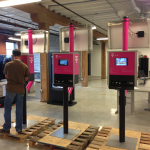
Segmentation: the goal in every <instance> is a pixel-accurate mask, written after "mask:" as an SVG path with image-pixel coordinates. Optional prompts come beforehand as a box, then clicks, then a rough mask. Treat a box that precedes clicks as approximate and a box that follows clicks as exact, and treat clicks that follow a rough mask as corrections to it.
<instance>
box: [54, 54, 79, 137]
mask: <svg viewBox="0 0 150 150" xmlns="http://www.w3.org/2000/svg"><path fill="white" fill-rule="evenodd" d="M74 55H75V54H74V53H54V54H53V84H54V86H62V87H63V98H64V99H63V117H64V118H63V124H64V126H63V128H60V129H59V130H57V131H56V132H54V133H52V135H51V136H55V137H59V138H66V139H72V138H74V137H75V136H76V135H77V134H79V133H80V130H75V129H68V96H69V95H68V87H73V86H74V83H75V69H74V67H75V63H74V62H75V61H74V59H75V57H74Z"/></svg>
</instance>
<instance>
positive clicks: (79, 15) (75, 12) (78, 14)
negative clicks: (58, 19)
mask: <svg viewBox="0 0 150 150" xmlns="http://www.w3.org/2000/svg"><path fill="white" fill-rule="evenodd" d="M52 1H53V2H54V3H56V4H58V5H60V6H61V7H64V8H65V9H67V10H68V11H70V12H72V13H74V14H75V15H77V16H79V17H80V18H82V19H84V20H86V21H88V22H90V23H92V24H93V25H95V26H97V27H99V28H100V29H102V30H104V31H106V32H107V30H105V29H104V28H102V27H100V26H98V25H97V24H95V23H93V22H92V21H90V20H88V19H86V18H84V17H82V16H81V15H79V14H77V13H76V12H74V11H72V10H71V9H69V8H67V7H65V6H64V5H62V4H60V3H58V2H57V1H55V0H52Z"/></svg>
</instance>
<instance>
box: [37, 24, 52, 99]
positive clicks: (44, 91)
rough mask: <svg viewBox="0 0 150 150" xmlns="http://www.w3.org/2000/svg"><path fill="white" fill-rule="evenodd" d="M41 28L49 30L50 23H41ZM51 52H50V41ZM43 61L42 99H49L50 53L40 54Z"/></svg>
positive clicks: (41, 61)
mask: <svg viewBox="0 0 150 150" xmlns="http://www.w3.org/2000/svg"><path fill="white" fill-rule="evenodd" d="M39 29H40V30H47V31H49V25H48V24H45V23H39ZM49 52H50V41H49ZM40 63H41V89H42V93H41V101H42V102H47V101H49V67H48V53H41V54H40Z"/></svg>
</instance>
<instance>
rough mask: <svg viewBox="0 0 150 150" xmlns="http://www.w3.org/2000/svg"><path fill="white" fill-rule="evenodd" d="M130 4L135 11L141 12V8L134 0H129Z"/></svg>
mask: <svg viewBox="0 0 150 150" xmlns="http://www.w3.org/2000/svg"><path fill="white" fill-rule="evenodd" d="M131 3H132V6H133V8H134V10H135V11H136V12H137V13H141V9H140V8H139V7H138V6H137V5H136V3H135V0H131Z"/></svg>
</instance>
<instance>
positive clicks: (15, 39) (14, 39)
mask: <svg viewBox="0 0 150 150" xmlns="http://www.w3.org/2000/svg"><path fill="white" fill-rule="evenodd" d="M8 39H9V40H13V41H21V39H17V38H13V37H9V38H8Z"/></svg>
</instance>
